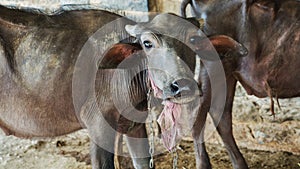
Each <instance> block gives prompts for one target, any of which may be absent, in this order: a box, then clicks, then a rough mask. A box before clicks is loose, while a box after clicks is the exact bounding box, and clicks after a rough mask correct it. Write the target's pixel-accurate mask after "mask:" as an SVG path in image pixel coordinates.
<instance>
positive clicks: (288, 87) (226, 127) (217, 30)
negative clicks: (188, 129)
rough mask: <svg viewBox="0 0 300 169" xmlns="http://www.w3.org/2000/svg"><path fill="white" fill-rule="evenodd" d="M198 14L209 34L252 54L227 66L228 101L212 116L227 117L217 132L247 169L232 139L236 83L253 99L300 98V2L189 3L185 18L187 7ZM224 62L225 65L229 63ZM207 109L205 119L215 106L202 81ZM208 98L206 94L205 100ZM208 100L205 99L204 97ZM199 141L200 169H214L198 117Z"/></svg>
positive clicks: (238, 0)
mask: <svg viewBox="0 0 300 169" xmlns="http://www.w3.org/2000/svg"><path fill="white" fill-rule="evenodd" d="M189 3H190V4H191V5H192V9H193V13H194V14H195V15H196V16H197V17H198V18H201V17H202V18H203V19H204V20H205V23H204V32H205V33H206V34H208V35H211V34H225V35H228V36H230V37H232V38H233V39H236V40H237V41H239V42H240V43H242V44H244V45H245V46H246V48H247V49H248V51H249V54H248V55H247V56H246V57H243V58H240V59H237V60H236V61H234V62H232V61H231V62H225V63H224V69H225V73H226V83H227V96H226V105H225V109H224V110H216V112H210V113H211V115H212V117H213V118H214V117H218V114H220V113H222V112H223V115H222V120H221V121H220V123H217V120H216V118H214V121H215V123H216V125H218V127H217V129H218V132H219V134H220V136H221V137H222V140H223V142H224V144H225V147H226V148H227V150H228V153H229V155H230V158H231V161H232V164H233V167H234V168H248V166H247V164H246V162H245V160H244V158H243V156H242V154H241V153H240V151H239V150H238V147H237V145H236V143H235V140H234V137H233V135H232V115H231V113H232V103H233V97H234V92H235V86H236V82H237V81H239V82H240V83H241V84H242V86H243V87H244V88H245V90H246V91H247V93H248V94H249V95H255V96H257V97H260V98H261V97H270V98H271V111H272V113H274V110H273V104H274V103H273V97H276V98H291V97H299V95H300V88H299V82H300V76H299V73H300V72H299V69H298V67H299V65H300V58H299V57H298V55H299V54H298V53H299V52H300V46H299V41H300V24H299V22H300V12H299V11H300V2H299V1H294V0H278V1H275V0H273V1H272V0H233V1H231V0H230V1H229V0H224V1H217V0H203V1H201V0H185V1H183V3H182V6H181V10H182V11H181V13H182V15H185V7H186V5H187V4H189ZM224 61H225V60H224ZM202 83H205V84H206V85H205V86H207V88H202V90H203V93H204V101H203V102H204V103H202V105H201V109H200V114H201V113H202V114H205V112H207V111H208V109H209V106H213V105H210V104H209V103H208V102H210V99H211V96H210V94H209V93H210V89H209V88H210V87H209V86H210V84H209V81H208V80H206V81H205V79H203V80H202ZM205 93H206V94H205ZM205 95H206V96H205ZM198 121H199V122H198V125H196V126H195V129H194V135H195V137H196V140H195V144H196V146H197V160H198V163H197V168H211V166H210V163H209V158H208V155H207V152H206V150H205V145H204V143H203V135H202V134H200V131H199V128H202V126H203V120H202V122H201V119H200V117H198Z"/></svg>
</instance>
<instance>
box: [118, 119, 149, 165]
mask: <svg viewBox="0 0 300 169" xmlns="http://www.w3.org/2000/svg"><path fill="white" fill-rule="evenodd" d="M124 138H125V140H126V143H127V146H128V150H129V153H130V156H131V158H132V161H133V165H134V167H135V168H136V169H147V168H150V167H149V161H150V157H149V143H148V138H147V132H146V128H145V124H141V126H139V127H138V128H137V129H133V131H130V132H129V133H127V135H125V137H124Z"/></svg>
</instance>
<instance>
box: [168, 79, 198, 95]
mask: <svg viewBox="0 0 300 169" xmlns="http://www.w3.org/2000/svg"><path fill="white" fill-rule="evenodd" d="M170 88H171V92H172V95H173V96H174V97H175V98H176V97H182V96H188V95H194V94H195V90H196V86H195V82H194V81H192V80H189V79H179V80H176V81H175V82H173V83H172V84H171V85H170Z"/></svg>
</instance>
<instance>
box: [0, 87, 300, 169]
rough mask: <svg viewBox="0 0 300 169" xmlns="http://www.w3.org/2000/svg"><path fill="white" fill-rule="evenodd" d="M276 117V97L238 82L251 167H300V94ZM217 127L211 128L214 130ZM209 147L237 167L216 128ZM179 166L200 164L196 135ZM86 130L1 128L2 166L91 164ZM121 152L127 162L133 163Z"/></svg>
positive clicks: (78, 167)
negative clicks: (39, 132)
mask: <svg viewBox="0 0 300 169" xmlns="http://www.w3.org/2000/svg"><path fill="white" fill-rule="evenodd" d="M280 104H281V107H282V108H281V110H279V109H278V106H276V108H275V111H276V116H275V119H274V118H273V117H272V116H270V114H271V113H270V111H269V110H270V99H257V98H256V97H252V96H246V95H245V93H244V91H243V90H242V89H241V88H240V87H238V89H237V94H236V98H235V102H234V111H233V113H234V114H233V119H234V125H233V128H234V136H235V138H236V140H237V143H238V145H239V147H240V148H241V151H242V153H243V155H244V157H245V158H246V160H247V162H248V165H249V167H250V168H253V169H258V168H268V169H300V164H299V163H300V98H295V99H286V100H280ZM209 131H211V130H209ZM209 135H210V136H209V137H207V140H206V144H207V150H208V153H209V155H210V159H211V162H212V165H213V168H217V169H227V168H232V166H231V162H230V160H229V157H228V155H227V153H226V150H225V148H224V146H223V144H222V141H221V139H220V138H219V136H218V135H217V134H216V132H213V134H212V133H211V132H210V133H209ZM177 152H178V156H179V159H178V168H179V169H192V168H195V159H194V151H193V143H192V141H191V139H190V138H187V139H185V140H182V141H181V144H180V145H179V146H178V150H177ZM88 153H89V137H88V135H87V132H86V130H81V131H78V132H75V133H72V134H69V135H66V136H61V137H57V138H53V139H39V140H26V139H19V138H16V137H14V136H4V134H3V133H2V132H1V131H0V169H41V168H44V169H91V165H90V160H89V154H88ZM172 159H173V158H172V154H169V153H163V154H160V155H157V156H156V157H155V165H156V168H158V169H167V168H172ZM129 161H130V159H129V158H125V157H121V158H120V161H119V162H120V164H121V168H122V169H123V168H124V169H127V168H128V169H129V168H132V165H131V163H130V162H129Z"/></svg>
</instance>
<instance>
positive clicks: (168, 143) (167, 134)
mask: <svg viewBox="0 0 300 169" xmlns="http://www.w3.org/2000/svg"><path fill="white" fill-rule="evenodd" d="M164 105H165V106H164V109H163V111H162V113H161V114H160V116H159V117H158V120H157V122H158V124H159V125H160V127H161V131H162V141H163V144H164V146H165V147H166V148H167V149H168V150H169V151H171V150H172V149H173V147H175V145H176V138H177V136H178V132H177V130H176V129H177V128H178V127H179V126H178V123H177V120H178V118H180V114H181V108H180V106H179V105H178V104H176V103H172V102H170V101H164Z"/></svg>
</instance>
